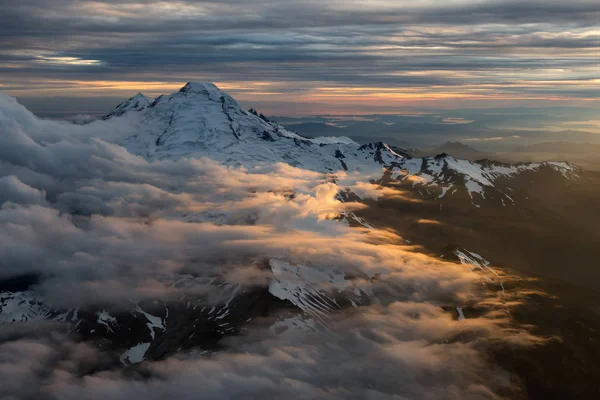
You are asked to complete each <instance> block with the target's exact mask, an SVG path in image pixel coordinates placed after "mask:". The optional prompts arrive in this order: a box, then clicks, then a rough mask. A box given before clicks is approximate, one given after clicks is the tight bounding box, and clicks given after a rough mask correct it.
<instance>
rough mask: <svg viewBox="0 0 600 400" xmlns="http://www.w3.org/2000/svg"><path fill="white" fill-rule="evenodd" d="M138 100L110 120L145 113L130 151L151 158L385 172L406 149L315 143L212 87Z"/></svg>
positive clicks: (330, 140)
mask: <svg viewBox="0 0 600 400" xmlns="http://www.w3.org/2000/svg"><path fill="white" fill-rule="evenodd" d="M144 103H145V98H143V97H140V96H136V98H133V99H131V100H130V101H129V102H126V103H123V104H122V105H120V106H119V107H118V108H117V109H116V110H115V111H114V112H112V113H111V114H108V115H107V116H106V117H105V118H113V117H115V116H120V115H123V114H125V113H126V112H139V113H141V114H142V115H141V116H142V121H141V124H140V127H139V133H137V134H136V135H134V136H131V137H129V138H126V139H125V140H124V141H123V142H122V145H124V146H125V147H126V148H127V149H128V150H129V151H130V152H132V153H134V154H138V155H142V156H144V157H145V158H147V159H150V160H152V159H178V158H181V157H201V156H208V157H210V158H212V159H215V160H217V161H221V162H223V163H225V164H227V165H243V166H252V165H255V164H257V163H261V162H266V163H273V162H284V163H288V164H290V165H292V166H296V167H300V168H305V169H309V170H313V171H320V172H336V171H339V170H351V171H357V172H367V173H371V172H372V171H373V172H376V173H378V174H380V173H381V171H382V167H383V166H391V165H392V164H393V163H394V162H396V161H400V160H401V159H402V158H403V155H401V154H399V153H401V151H400V150H397V151H394V150H392V149H391V148H390V147H389V146H387V145H383V144H376V145H367V146H359V145H358V144H356V143H355V142H353V141H352V140H351V139H349V138H347V137H321V138H315V139H310V138H306V137H303V136H301V135H299V134H297V133H295V132H292V131H289V130H287V129H285V128H284V127H283V126H281V125H279V124H277V123H276V122H272V121H269V120H267V119H266V118H264V117H261V116H260V115H258V113H256V112H252V111H253V110H252V111H246V110H244V109H243V108H242V107H241V106H240V105H239V104H238V103H237V101H235V100H234V99H233V98H232V97H231V96H229V95H228V94H227V93H225V92H223V91H221V90H220V89H219V88H217V87H216V86H215V85H214V84H211V83H188V84H186V85H185V86H184V87H183V88H182V89H181V90H180V91H179V92H177V93H173V94H171V95H168V96H160V97H158V98H157V99H156V100H154V101H153V102H152V103H151V104H149V105H147V106H144V107H142V105H144Z"/></svg>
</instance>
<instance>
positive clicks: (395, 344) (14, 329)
mask: <svg viewBox="0 0 600 400" xmlns="http://www.w3.org/2000/svg"><path fill="white" fill-rule="evenodd" d="M135 128H136V121H135V119H134V117H132V118H131V119H127V118H115V119H112V120H109V121H97V122H94V123H91V124H88V125H83V126H82V125H75V124H69V123H66V122H54V121H47V120H41V119H38V118H36V117H34V116H33V115H32V114H31V113H30V112H28V111H27V110H26V109H25V108H23V107H22V106H20V105H19V104H18V103H16V102H15V101H14V100H13V99H11V98H8V97H6V96H0V137H1V138H2V141H3V145H2V146H1V147H0V281H1V280H5V279H10V278H15V277H18V276H22V275H24V274H34V275H37V276H39V281H38V282H37V283H36V284H35V285H34V286H32V287H31V290H32V292H33V293H34V294H35V295H36V297H38V298H42V299H44V300H45V301H46V302H47V303H48V304H50V305H51V306H52V307H55V308H57V309H69V308H74V307H80V308H82V309H86V308H92V309H93V308H94V307H102V308H106V309H110V310H119V309H126V308H127V307H131V305H132V304H135V303H137V302H140V301H143V300H161V301H164V302H166V303H170V302H171V303H172V302H176V301H178V299H180V298H181V296H183V295H190V294H191V295H195V296H201V297H202V298H204V299H205V301H206V302H207V304H211V303H212V304H217V303H218V302H219V301H222V299H221V298H220V296H219V294H220V292H221V291H222V289H220V288H219V287H218V286H217V285H216V284H214V283H212V284H211V283H197V284H190V285H187V286H186V287H185V288H181V287H178V286H177V285H174V284H173V283H174V282H175V281H176V280H177V279H178V278H179V277H181V276H183V275H192V276H195V277H201V278H202V277H206V278H211V277H219V278H220V279H221V280H224V281H226V282H229V283H234V284H239V285H242V286H248V287H256V286H262V287H268V286H269V284H270V283H271V282H272V280H273V276H272V274H271V272H270V271H269V270H265V269H261V268H257V263H260V262H261V261H264V260H268V259H281V260H286V261H287V262H289V263H291V264H292V265H299V264H303V265H307V266H309V268H311V269H314V270H315V271H326V270H335V271H341V272H342V273H344V274H345V275H346V276H347V277H350V276H351V277H353V278H352V279H354V280H355V281H357V282H360V283H361V284H364V285H368V286H369V287H370V290H372V291H373V293H374V296H375V298H376V299H377V301H374V302H373V303H372V304H369V305H365V306H362V307H358V308H352V309H349V310H345V309H342V310H340V311H339V312H336V313H333V314H331V315H328V316H327V318H325V319H324V323H323V324H321V325H319V326H318V328H316V329H312V330H309V331H302V330H300V331H297V330H288V331H286V332H284V333H283V334H273V332H272V330H271V329H269V327H270V326H271V325H272V324H273V323H274V319H277V317H278V316H269V318H266V319H265V320H263V321H257V322H255V323H253V324H251V325H249V326H250V327H251V329H250V330H249V333H248V334H247V335H243V336H239V337H232V338H229V339H228V340H227V341H226V345H227V347H226V348H225V349H224V350H223V351H222V352H219V353H216V354H213V355H209V356H207V355H201V354H200V353H198V352H189V353H184V354H179V355H177V356H175V357H171V358H168V359H166V360H162V361H154V362H147V363H144V364H142V365H141V366H139V367H137V368H123V367H115V366H114V364H112V363H111V361H110V360H111V355H110V354H107V353H105V352H103V351H102V350H101V349H100V348H99V347H97V346H96V345H95V344H94V343H83V342H80V341H79V340H78V338H77V337H76V336H75V335H73V334H67V333H65V330H64V329H62V328H61V324H57V325H55V324H45V323H44V324H39V323H24V324H13V325H9V326H7V327H6V329H3V331H2V333H1V334H0V387H2V388H3V389H2V391H3V395H5V396H8V398H22V399H30V398H31V399H33V398H36V399H39V398H42V399H45V398H48V399H76V398H87V399H95V398H98V399H104V398H114V399H119V398H134V399H135V398H144V399H153V398H157V399H158V398H164V397H165V396H169V397H176V398H182V399H186V398H190V399H191V398H198V396H201V397H204V398H240V397H244V398H257V399H258V398H265V397H270V398H289V397H296V398H307V399H308V398H424V399H439V398H447V399H465V398H469V399H494V398H503V397H507V398H514V396H516V395H518V394H519V388H518V387H514V385H513V383H512V382H511V379H510V376H509V375H508V374H507V372H505V371H502V370H501V369H500V368H498V367H497V366H495V365H494V364H493V363H492V362H491V361H490V360H489V359H488V356H487V352H488V350H489V348H490V347H491V346H496V345H502V346H517V345H519V346H522V345H534V344H536V343H538V342H539V341H540V339H537V338H534V337H533V336H531V335H530V334H528V333H527V332H526V331H525V330H523V329H519V328H518V327H516V326H514V324H513V323H512V322H511V320H510V318H509V316H508V314H507V313H506V308H507V307H510V304H511V302H518V301H519V299H518V298H516V297H513V295H511V294H510V293H506V294H504V296H506V297H504V296H503V295H502V294H500V293H498V290H497V288H492V287H491V286H494V285H491V286H490V285H482V282H483V278H484V276H482V273H481V272H477V271H474V270H471V269H469V268H468V267H466V266H464V265H461V264H457V263H453V262H445V261H442V260H440V259H438V258H435V257H431V256H428V255H425V254H423V253H421V252H419V249H418V248H414V247H411V246H407V245H406V244H404V242H403V241H402V240H401V238H400V237H399V236H398V235H397V234H396V233H393V232H389V231H383V230H377V229H366V228H356V227H350V226H348V224H347V223H345V220H344V219H342V220H340V219H339V218H340V217H343V216H344V215H345V214H348V213H350V212H352V211H356V210H357V209H359V208H361V207H364V205H363V204H360V203H344V202H341V201H340V200H339V199H338V197H337V195H338V193H339V191H340V190H344V189H346V188H347V187H349V188H350V189H354V190H356V192H357V193H362V194H363V195H364V196H368V197H381V196H400V198H401V194H400V195H398V194H397V193H388V191H387V190H379V189H378V188H376V187H375V186H374V185H372V184H364V183H360V180H358V179H359V178H360V177H349V176H345V175H344V174H343V172H340V173H338V174H337V176H336V177H335V179H334V177H333V176H328V175H323V174H319V173H315V172H311V171H305V170H301V169H297V168H294V167H291V166H289V165H285V164H277V165H261V166H257V167H252V168H248V169H244V168H231V167H226V166H223V165H220V164H218V163H216V162H214V161H212V160H210V159H206V158H205V159H181V160H179V161H154V162H148V161H146V160H145V159H142V158H140V157H137V156H134V155H132V154H130V153H128V152H127V151H126V150H125V149H123V148H122V147H119V146H117V145H115V144H113V143H112V142H114V141H115V140H118V139H119V138H120V137H123V136H124V135H128V134H132V133H134V132H135ZM335 182H337V183H335ZM342 182H343V183H342ZM505 278H506V279H509V277H505ZM198 282H201V281H200V280H199V281H198ZM204 282H206V281H204ZM317 286H318V287H317V289H318V290H320V291H322V292H323V293H329V294H332V295H333V294H334V293H335V290H336V289H335V287H332V286H331V285H330V284H329V283H328V282H322V283H321V284H317ZM66 293H68V295H66ZM458 306H469V307H473V308H474V309H478V310H479V311H478V313H477V314H476V315H473V316H469V318H466V319H462V320H458V318H457V315H456V311H455V309H456V307H458ZM11 396H12V397H11Z"/></svg>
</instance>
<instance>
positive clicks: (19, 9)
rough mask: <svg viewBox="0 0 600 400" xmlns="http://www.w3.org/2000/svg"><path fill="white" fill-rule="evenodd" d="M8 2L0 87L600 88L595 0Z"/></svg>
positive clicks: (527, 93) (499, 93)
mask: <svg viewBox="0 0 600 400" xmlns="http://www.w3.org/2000/svg"><path fill="white" fill-rule="evenodd" d="M0 6H1V8H2V12H1V13H0V90H2V91H3V92H6V93H8V94H10V95H13V96H16V97H18V98H23V99H26V98H29V99H32V98H36V99H39V98H55V97H60V98H73V97H87V98H89V97H96V98H105V97H106V98H108V97H110V98H115V97H119V98H123V97H129V96H131V95H133V94H135V93H137V92H138V91H142V92H144V93H145V94H147V95H151V96H152V95H158V94H161V93H165V92H171V91H173V90H176V89H177V88H178V87H180V86H181V85H182V83H184V82H186V81H212V82H216V83H217V84H218V85H219V86H220V87H221V88H222V89H224V90H226V91H228V92H230V93H231V94H232V95H233V96H234V97H236V98H237V99H239V100H241V101H242V102H243V103H245V104H254V105H257V106H259V107H260V108H261V111H264V112H266V113H270V114H314V113H360V112H393V111H397V110H401V109H407V108H414V107H443V108H454V107H485V106H489V107H497V106H505V105H513V106H514V105H536V106H539V105H542V106H543V105H575V106H585V107H595V106H596V105H597V104H598V100H599V99H600V66H599V64H600V22H599V21H600V3H599V2H598V1H597V0H574V1H568V2H565V1H562V0H561V1H558V0H527V1H522V0H519V1H517V0H470V1H468V0H444V1H436V0H423V1H408V0H395V1H383V0H375V1H352V0H344V1H342V0H331V1H327V2H323V1H315V0H303V1H300V0H278V1H274V0H266V1H260V2H258V1H243V0H221V1H195V0H181V1H153V0H146V1H144V0H119V1H116V0H103V1H102V0H98V1H77V0H19V1H12V0H0ZM51 102H52V100H50V99H49V100H48V103H49V104H50V103H51ZM65 104H66V100H65Z"/></svg>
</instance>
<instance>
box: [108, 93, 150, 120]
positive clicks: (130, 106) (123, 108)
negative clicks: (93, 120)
mask: <svg viewBox="0 0 600 400" xmlns="http://www.w3.org/2000/svg"><path fill="white" fill-rule="evenodd" d="M152 101H153V100H152V99H151V98H149V97H146V96H144V95H143V94H141V93H138V94H136V95H135V96H133V97H132V98H130V99H129V100H127V101H124V102H123V103H121V104H119V105H118V106H117V107H116V108H115V109H114V110H113V111H111V112H110V113H109V114H107V115H105V116H104V117H102V119H105V120H106V119H109V118H112V117H118V116H121V115H123V114H125V113H126V112H128V111H141V110H143V109H145V108H146V107H148V106H149V105H150V104H152Z"/></svg>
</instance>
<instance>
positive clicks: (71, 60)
mask: <svg viewBox="0 0 600 400" xmlns="http://www.w3.org/2000/svg"><path fill="white" fill-rule="evenodd" d="M35 61H36V62H37V63H40V64H50V65H65V66H90V65H100V64H102V61H100V60H85V59H82V58H78V57H49V56H38V57H37V59H36V60H35Z"/></svg>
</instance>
